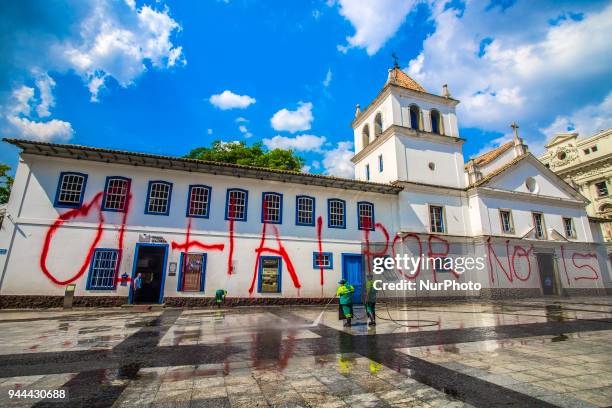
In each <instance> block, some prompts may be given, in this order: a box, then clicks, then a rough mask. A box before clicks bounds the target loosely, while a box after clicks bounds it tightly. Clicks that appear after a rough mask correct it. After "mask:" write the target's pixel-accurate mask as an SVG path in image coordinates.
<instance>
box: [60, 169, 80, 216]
mask: <svg viewBox="0 0 612 408" xmlns="http://www.w3.org/2000/svg"><path fill="white" fill-rule="evenodd" d="M86 185H87V174H83V173H74V172H63V173H60V177H59V181H58V183H57V191H56V193H55V206H56V207H63V208H79V207H80V206H81V204H83V197H84V196H85V186H86Z"/></svg>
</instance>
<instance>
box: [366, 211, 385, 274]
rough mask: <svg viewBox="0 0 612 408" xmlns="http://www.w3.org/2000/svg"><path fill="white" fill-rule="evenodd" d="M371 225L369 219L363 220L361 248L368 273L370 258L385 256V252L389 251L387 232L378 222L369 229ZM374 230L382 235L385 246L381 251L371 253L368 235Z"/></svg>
mask: <svg viewBox="0 0 612 408" xmlns="http://www.w3.org/2000/svg"><path fill="white" fill-rule="evenodd" d="M371 225H372V224H371V220H370V219H368V218H366V219H364V221H363V227H364V230H363V239H364V241H365V246H364V248H363V251H362V253H363V255H365V257H366V265H367V267H368V272H371V271H370V266H371V265H370V264H371V262H370V261H371V259H372V257H378V256H385V255H386V254H387V250H388V249H389V232H388V231H387V229H386V228H385V226H384V225H383V224H382V223H380V222H377V223H376V224H374V228H370V226H371ZM376 230H379V231H380V232H381V233H382V234H383V236H384V238H385V241H384V243H385V244H384V248H383V249H380V250H378V251H372V249H371V248H370V233H371V232H372V231H376Z"/></svg>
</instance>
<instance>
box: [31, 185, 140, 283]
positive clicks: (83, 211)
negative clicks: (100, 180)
mask: <svg viewBox="0 0 612 408" xmlns="http://www.w3.org/2000/svg"><path fill="white" fill-rule="evenodd" d="M127 191H128V194H127V197H126V201H125V208H124V211H123V215H122V217H121V224H120V226H119V233H118V238H117V247H118V251H119V253H118V256H117V263H116V265H115V282H117V283H121V282H122V281H123V279H121V278H119V269H120V267H121V261H122V259H123V245H124V244H123V242H124V238H125V225H126V223H127V217H128V213H129V209H130V203H131V200H132V193H131V192H130V185H129V184H128V188H127ZM103 197H104V192H102V191H101V192H99V193H97V194H96V195H95V196H94V197H93V198H92V199H91V201H90V202H89V203H86V204H85V205H83V206H81V207H80V208H75V209H73V210H69V211H66V212H65V213H63V214H61V215H60V216H59V217H58V218H57V219H56V220H55V222H54V223H53V224H52V225H51V226H50V227H49V229H48V230H47V234H46V235H45V240H44V243H43V249H42V252H41V254H40V269H41V270H42V271H43V273H44V274H45V275H46V276H47V277H48V278H49V279H50V280H51V281H52V282H53V283H55V284H58V285H67V284H69V283H72V282H74V281H75V280H77V279H78V278H80V277H81V276H82V275H83V274H84V273H85V271H86V270H87V267H88V266H89V264H90V262H91V258H92V256H93V253H94V251H95V249H96V245H97V244H98V243H99V242H100V240H101V239H102V235H103V232H104V213H103V211H102V199H103ZM92 208H96V209H97V210H98V226H97V228H96V234H95V237H94V240H93V241H92V243H91V245H90V247H89V249H88V251H87V253H86V256H85V259H84V261H83V263H82V264H81V267H80V268H79V270H78V271H77V273H76V274H75V275H74V276H72V277H71V278H69V279H66V280H63V281H62V280H59V279H57V278H56V277H55V276H54V275H53V274H52V273H51V272H50V271H49V269H48V267H47V257H48V256H49V250H50V247H51V242H52V241H53V237H54V236H55V233H56V232H57V231H58V230H59V228H60V227H61V226H62V225H63V224H64V223H65V222H66V221H68V220H72V219H75V218H78V217H87V216H88V215H89V213H90V211H91V210H92Z"/></svg>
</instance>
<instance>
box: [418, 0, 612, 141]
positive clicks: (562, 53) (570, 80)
mask: <svg viewBox="0 0 612 408" xmlns="http://www.w3.org/2000/svg"><path fill="white" fill-rule="evenodd" d="M431 4H432V7H433V9H432V21H433V23H434V25H435V31H434V32H433V33H432V34H431V35H430V36H429V37H428V38H427V39H426V40H425V42H424V43H423V50H422V52H421V53H420V54H419V55H418V56H417V57H415V58H414V59H413V60H412V61H410V63H409V64H408V68H407V72H408V74H409V75H411V76H412V77H413V78H414V79H415V80H417V81H418V82H420V83H421V84H422V85H424V86H425V88H426V89H428V90H430V91H431V92H434V93H440V90H441V87H442V84H445V83H448V84H449V87H450V91H451V93H452V94H453V97H454V98H456V99H459V100H461V102H462V103H461V104H460V105H458V108H457V109H458V116H459V119H460V125H461V126H463V127H479V128H482V129H485V130H489V131H498V132H503V133H505V132H507V130H508V124H509V123H510V122H512V121H513V120H516V121H518V122H519V124H521V125H522V128H523V134H524V135H526V139H528V143H529V145H530V147H531V146H537V145H539V144H541V140H539V139H542V135H537V134H536V135H532V134H530V133H529V132H530V130H536V131H537V129H538V128H543V127H546V126H548V125H549V124H551V122H553V120H554V118H555V117H556V116H558V115H559V113H560V112H561V113H563V112H566V113H565V115H569V114H570V113H571V112H577V111H578V110H580V108H581V107H583V106H585V105H592V104H594V103H596V102H599V101H600V100H601V98H603V97H604V95H605V93H607V92H609V90H610V87H611V85H612V83H611V82H610V72H612V59H611V58H609V55H610V54H611V53H612V43H610V41H609V38H611V37H612V5H608V6H607V7H604V8H602V6H601V5H597V4H587V3H574V4H572V9H573V10H572V11H576V12H580V13H582V16H581V17H576V18H567V17H565V18H561V19H559V18H558V17H559V15H560V14H562V11H561V10H562V9H561V7H554V6H551V5H549V4H544V2H542V4H541V5H540V3H537V2H536V3H533V2H529V1H517V2H515V3H514V4H513V5H511V6H510V7H507V8H505V9H503V10H502V8H501V7H487V5H486V4H484V3H482V2H466V3H465V9H464V10H463V11H458V10H456V9H454V8H453V7H450V6H449V5H448V3H446V2H442V1H441V2H433V3H431ZM574 9H575V10H574ZM575 16H578V14H576V15H575ZM519 22H520V27H521V28H520V29H517V24H519ZM594 84H595V85H594ZM524 137H525V136H524Z"/></svg>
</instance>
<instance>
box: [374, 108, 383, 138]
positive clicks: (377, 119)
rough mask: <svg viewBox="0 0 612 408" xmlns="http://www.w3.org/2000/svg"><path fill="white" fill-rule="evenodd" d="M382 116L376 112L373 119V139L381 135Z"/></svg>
mask: <svg viewBox="0 0 612 408" xmlns="http://www.w3.org/2000/svg"><path fill="white" fill-rule="evenodd" d="M382 129H383V125H382V114H381V113H380V112H378V113H377V114H376V116H375V117H374V137H378V136H380V135H381V134H382V131H383V130H382Z"/></svg>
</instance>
